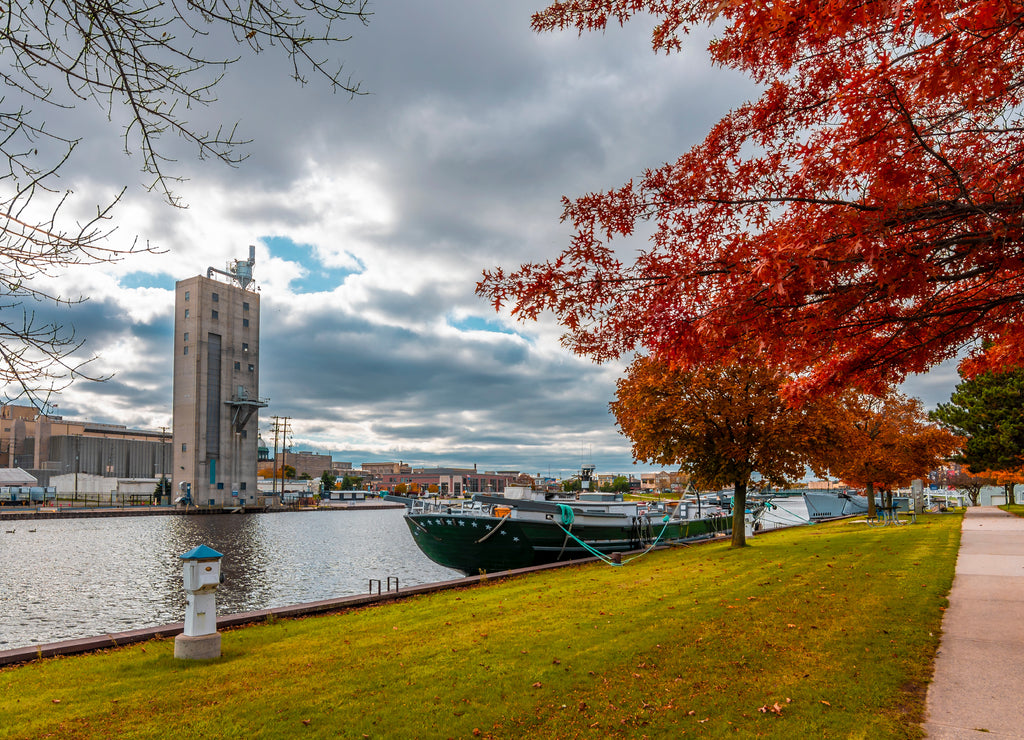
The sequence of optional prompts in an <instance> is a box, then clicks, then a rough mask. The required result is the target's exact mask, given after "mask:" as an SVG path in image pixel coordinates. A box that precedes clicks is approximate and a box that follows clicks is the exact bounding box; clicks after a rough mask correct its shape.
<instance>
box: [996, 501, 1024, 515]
mask: <svg viewBox="0 0 1024 740" xmlns="http://www.w3.org/2000/svg"><path fill="white" fill-rule="evenodd" d="M999 508H1000V509H1002V510H1003V511H1008V512H1009V513H1011V514H1014V515H1015V516H1024V504H1012V505H1011V504H1003V505H1002V506H1000V507H999Z"/></svg>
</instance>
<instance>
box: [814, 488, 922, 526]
mask: <svg viewBox="0 0 1024 740" xmlns="http://www.w3.org/2000/svg"><path fill="white" fill-rule="evenodd" d="M892 502H893V505H894V506H895V507H896V508H897V510H899V511H910V499H909V497H907V496H893V499H892ZM804 504H805V505H806V506H807V516H808V518H809V519H810V520H811V521H812V522H820V521H824V520H825V519H838V518H839V517H844V516H856V515H857V514H866V513H867V511H868V497H867V496H864V495H863V494H860V493H857V492H855V491H807V492H806V493H804ZM881 505H882V500H881V498H880V497H879V496H877V495H876V496H875V506H881Z"/></svg>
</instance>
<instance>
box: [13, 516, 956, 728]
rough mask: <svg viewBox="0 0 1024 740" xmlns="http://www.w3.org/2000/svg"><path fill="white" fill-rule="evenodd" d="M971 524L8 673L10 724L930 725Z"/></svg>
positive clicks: (546, 582)
mask: <svg viewBox="0 0 1024 740" xmlns="http://www.w3.org/2000/svg"><path fill="white" fill-rule="evenodd" d="M960 522H961V516H960V515H955V514H936V515H926V516H922V517H918V523H917V524H916V525H911V526H904V527H870V526H867V525H865V524H864V523H862V522H853V521H848V522H842V523H834V524H818V525H814V526H812V527H803V528H798V529H792V530H788V531H784V532H776V533H772V534H766V535H760V536H758V537H756V538H755V539H754V540H753V541H752V546H751V547H748V548H745V549H742V550H732V549H729V547H728V545H727V544H725V543H715V544H711V545H704V546H699V547H692V548H677V549H672V550H665V551H659V552H654V553H650V554H648V555H647V556H645V557H643V558H639V559H637V560H635V561H633V562H630V563H629V564H628V565H626V566H625V567H621V568H613V567H609V566H606V565H603V564H595V565H586V566H576V567H569V568H564V569H560V570H556V571H549V572H545V573H538V574H532V575H528V576H521V577H517V578H513V579H497V578H495V579H494V580H493V581H490V582H488V583H486V584H484V585H481V586H477V587H472V588H468V589H464V590H458V591H446V592H441V593H437V594H432V595H429V596H421V597H415V598H411V599H409V600H406V601H402V602H398V603H394V604H390V605H385V606H379V607H372V608H367V609H361V610H357V611H352V612H348V613H344V614H337V615H328V616H318V617H310V618H307V619H299V620H279V621H276V622H273V623H269V624H261V625H256V626H251V627H246V628H242V629H237V630H232V631H227V632H225V633H224V634H223V657H222V658H221V659H219V660H214V661H201V662H185V661H178V660H175V659H174V657H173V641H172V640H162V641H153V642H149V643H146V644H144V645H136V646H131V647H127V648H124V649H120V650H111V651H107V652H104V653H100V654H94V655H87V656H79V657H73V658H57V659H52V660H45V661H40V662H37V663H33V664H28V665H24V666H18V667H13V668H7V669H4V670H0V718H2V721H0V738H40V737H58V738H112V737H117V738H303V737H309V738H321V737H323V738H328V737H330V738H334V737H343V738H364V737H370V738H447V737H453V738H465V737H474V736H479V737H501V738H515V737H530V738H577V737H579V738H604V737H635V738H640V737H651V738H666V737H673V738H674V737H680V736H684V735H685V736H687V737H766V738H786V739H787V740H789V739H791V738H811V737H814V738H826V737H832V738H918V737H921V736H922V732H921V730H920V727H919V723H920V722H921V720H922V719H923V711H924V697H925V691H926V688H927V682H928V680H929V678H930V676H931V666H932V659H933V657H934V654H935V650H936V647H937V645H938V640H939V626H940V622H941V618H942V610H943V608H944V607H945V605H946V594H947V593H948V591H949V588H950V585H951V583H952V579H953V570H954V565H955V561H956V554H957V548H958V545H959V540H960Z"/></svg>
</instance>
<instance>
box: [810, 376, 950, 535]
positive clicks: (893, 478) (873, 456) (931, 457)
mask: <svg viewBox="0 0 1024 740" xmlns="http://www.w3.org/2000/svg"><path fill="white" fill-rule="evenodd" d="M827 409H828V411H827V413H830V415H831V418H830V419H829V422H828V423H829V426H830V427H831V429H832V440H833V441H832V444H830V445H829V446H828V447H827V448H821V449H819V450H818V451H817V452H818V454H819V455H820V458H819V463H818V464H819V465H821V466H824V467H827V468H829V470H830V471H831V473H832V474H833V475H835V476H836V477H838V478H839V479H840V480H842V481H843V482H844V483H846V484H848V485H853V486H863V487H864V488H865V489H866V493H867V497H868V516H869V517H873V516H875V490H876V488H877V489H878V490H881V491H883V492H884V493H885V496H886V498H887V500H886V501H885V502H884V503H885V505H889V504H891V496H892V493H891V491H892V489H893V488H896V487H899V486H906V485H908V484H909V483H910V481H911V480H913V479H914V478H924V477H925V476H927V475H928V473H930V472H931V471H932V470H935V469H936V468H937V467H938V466H939V465H940V463H941V462H942V461H943V460H945V459H947V458H949V457H950V455H952V454H953V453H954V452H956V451H957V450H959V449H960V446H961V445H962V443H963V440H962V439H961V438H960V437H958V436H956V435H955V434H953V433H952V432H949V431H947V430H945V429H943V428H942V427H940V426H939V425H938V424H935V423H932V422H931V421H930V420H929V418H928V414H927V413H926V412H925V410H924V408H923V407H922V405H921V402H920V401H919V400H917V399H916V398H910V397H908V396H905V395H903V394H901V393H890V394H888V395H886V396H884V397H876V396H867V395H862V394H857V393H852V392H847V393H845V394H843V396H842V398H840V399H838V401H837V403H835V404H834V405H832V406H829V407H827Z"/></svg>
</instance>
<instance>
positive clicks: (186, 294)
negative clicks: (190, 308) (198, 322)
mask: <svg viewBox="0 0 1024 740" xmlns="http://www.w3.org/2000/svg"><path fill="white" fill-rule="evenodd" d="M185 300H186V301H187V300H188V291H187V290H186V291H185Z"/></svg>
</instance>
